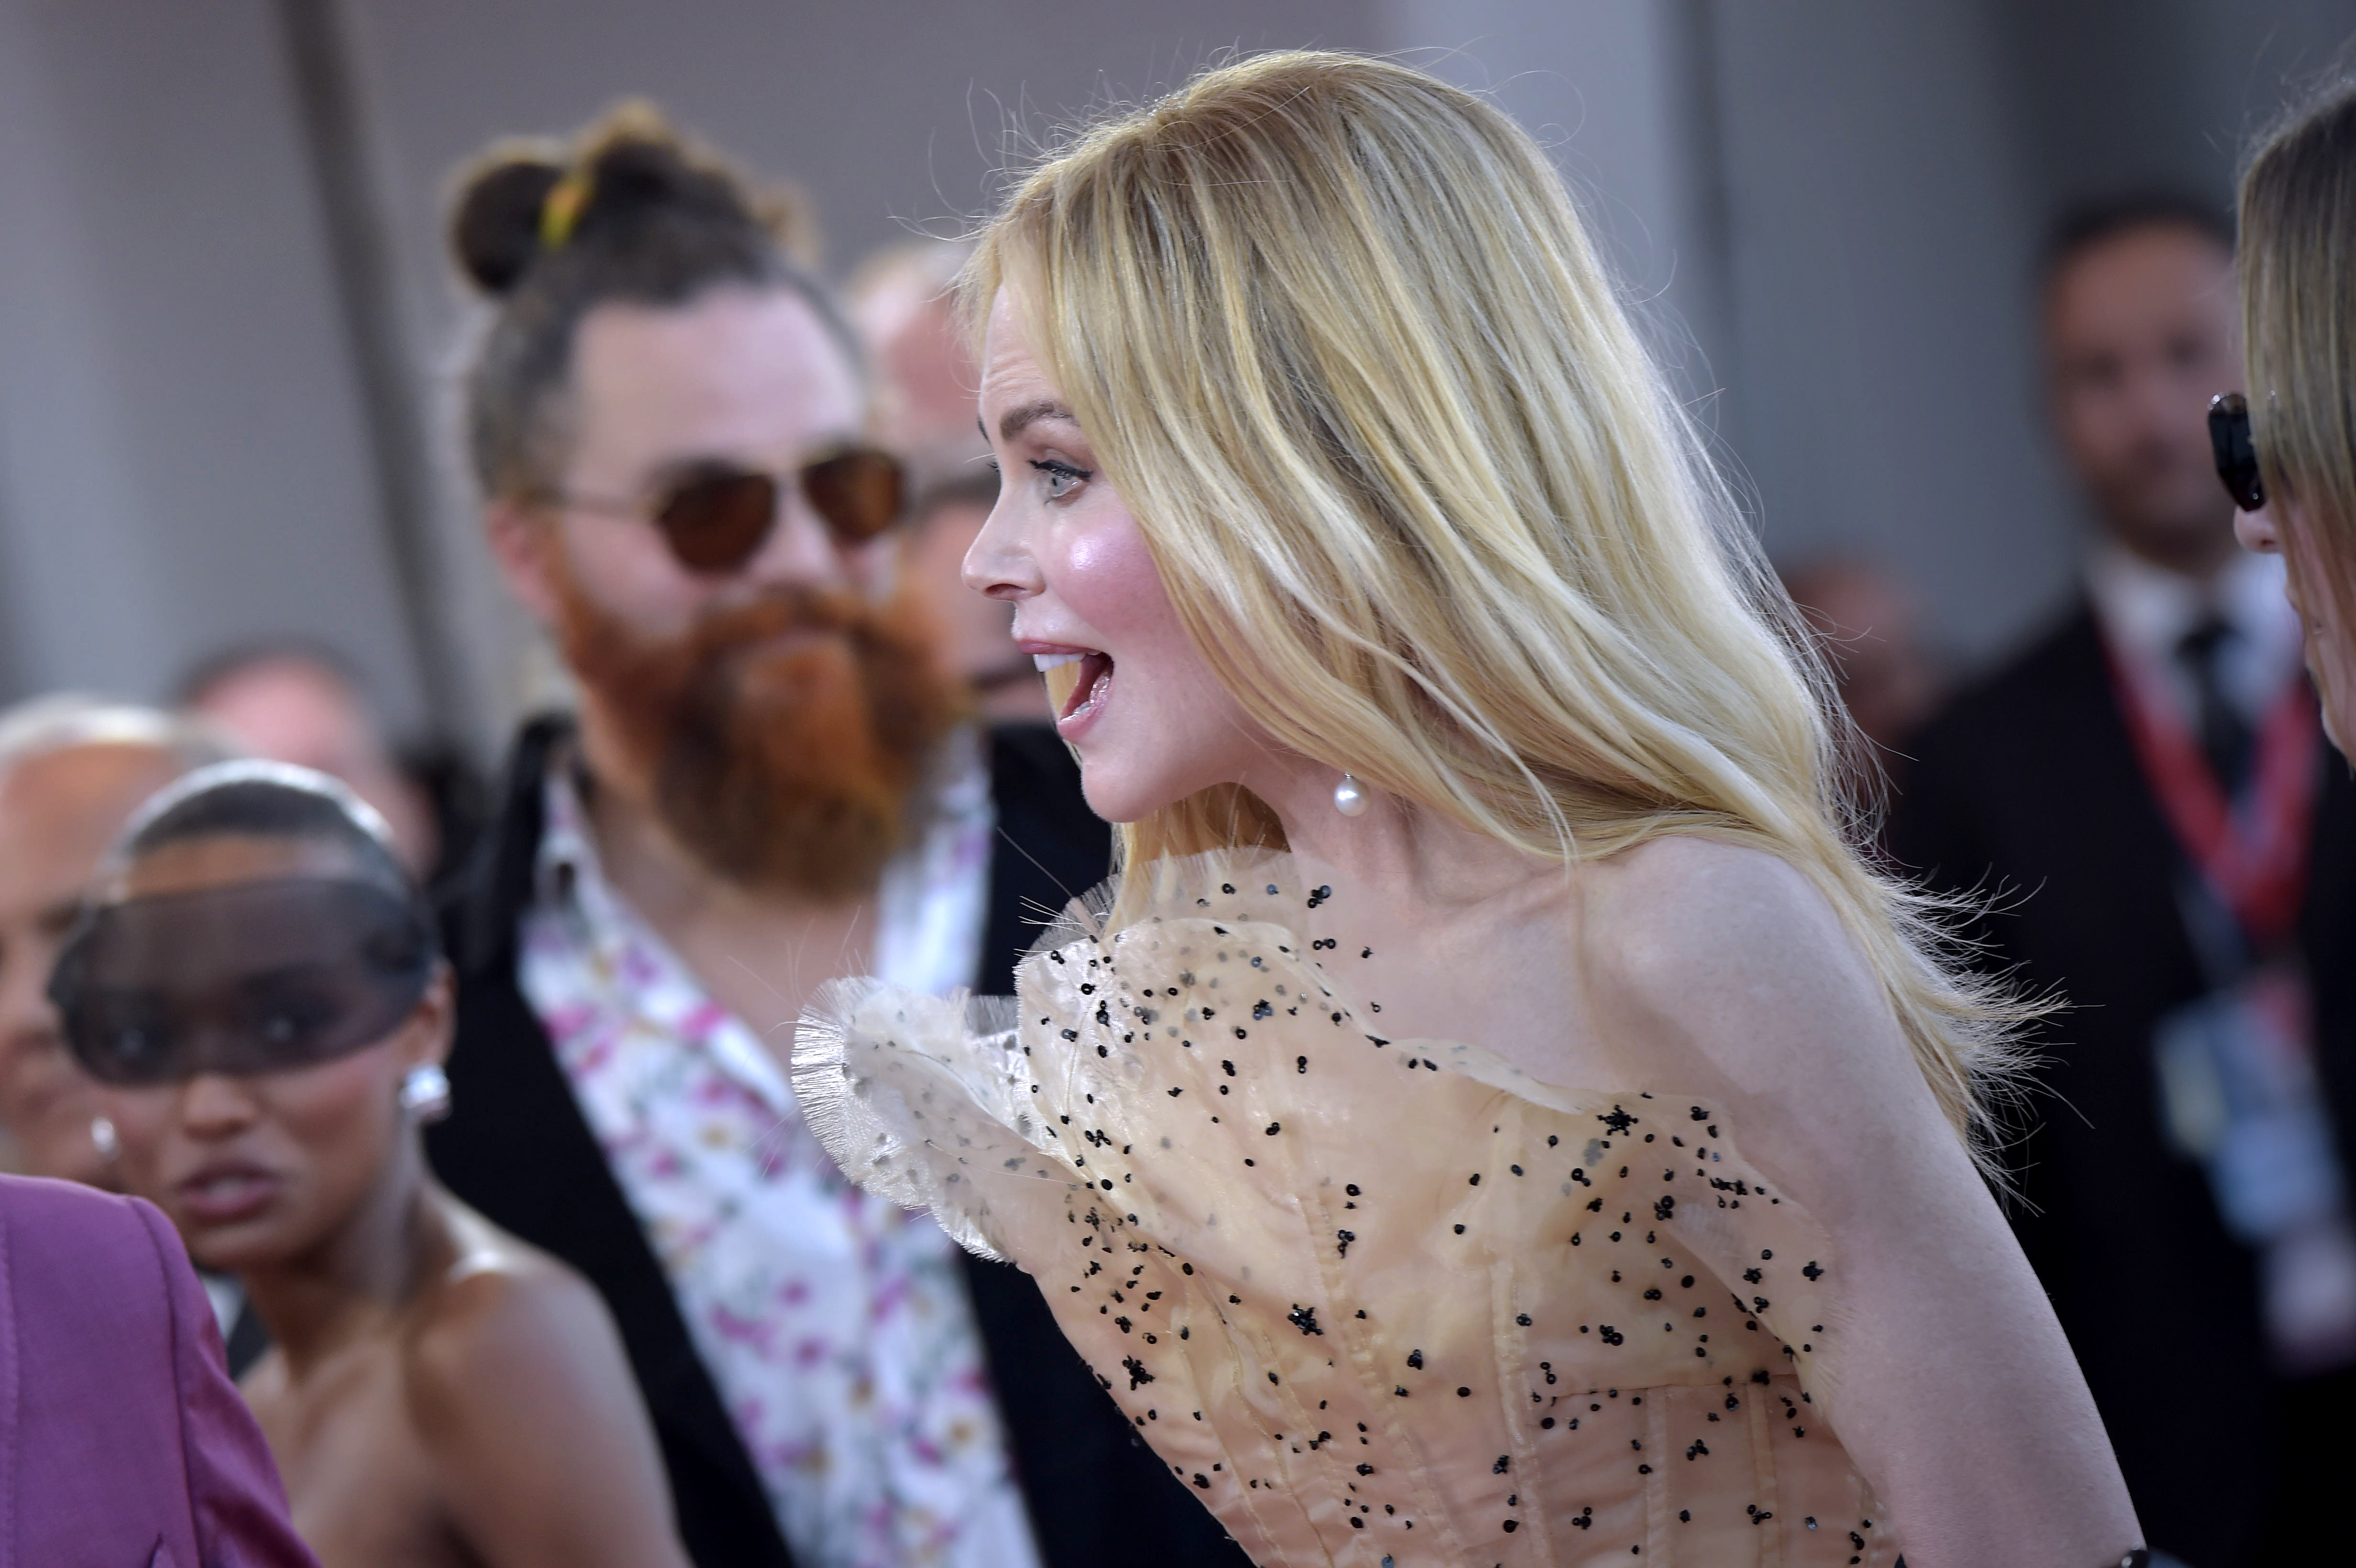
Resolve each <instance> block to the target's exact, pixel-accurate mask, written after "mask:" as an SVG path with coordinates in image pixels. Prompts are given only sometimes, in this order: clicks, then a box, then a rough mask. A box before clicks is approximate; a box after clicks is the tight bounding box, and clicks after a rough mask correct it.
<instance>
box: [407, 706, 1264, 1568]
mask: <svg viewBox="0 0 2356 1568" xmlns="http://www.w3.org/2000/svg"><path fill="white" fill-rule="evenodd" d="M568 733H569V728H568V726H567V725H566V723H565V722H564V721H562V720H553V719H544V720H538V721H536V722H534V723H532V724H530V725H529V726H527V727H526V728H525V730H524V731H523V734H522V736H521V738H520V740H519V742H518V744H517V746H516V750H515V752H514V755H513V757H512V759H511V760H510V763H509V770H508V773H507V776H506V779H505V782H504V784H503V785H502V790H501V795H500V797H499V799H498V801H497V803H496V805H497V815H496V816H495V817H494V818H493V820H492V821H491V823H490V824H489V826H488V827H487V831H486V833H485V835H484V837H483V840H482V842H481V843H480V844H479V845H478V846H477V853H476V857H475V859H474V861H473V863H472V865H471V867H470V868H469V869H468V872H467V874H466V876H464V877H462V878H460V879H459V880H457V881H456V882H455V883H454V884H453V886H452V889H451V891H450V895H449V901H448V903H447V906H446V914H445V918H446V930H447V937H448V943H449V952H450V959H451V963H452V965H454V966H455V969H456V972H457V987H458V1031H457V1042H456V1045H455V1048H454V1049H453V1051H451V1055H450V1064H449V1072H450V1083H451V1104H452V1114H451V1115H450V1117H449V1119H448V1120H447V1121H444V1122H443V1123H441V1124H439V1125H435V1126H434V1127H432V1128H431V1129H429V1131H428V1134H427V1148H428V1152H429V1153H430V1154H431V1156H432V1158H433V1162H434V1168H435V1170H436V1171H437V1172H438V1173H439V1174H440V1176H441V1178H442V1179H443V1180H444V1182H445V1183H447V1184H448V1186H449V1187H450V1189H452V1190H453V1191H454V1192H455V1193H456V1194H457V1195H458V1196H459V1197H460V1198H462V1199H464V1200H466V1202H468V1203H471V1204H473V1205H474V1206H475V1207H476V1208H477V1209H479V1210H480V1211H482V1212H483V1213H484V1214H485V1215H486V1216H487V1217H488V1218H489V1219H490V1220H491V1221H494V1222H495V1223H497V1224H499V1225H502V1226H504V1227H506V1228H507V1229H508V1230H509V1231H512V1232H515V1233H516V1234H517V1235H519V1236H521V1237H522V1238H523V1239H524V1240H526V1241H528V1242H530V1243H533V1244H534V1245H536V1246H540V1247H542V1248H545V1249H546V1250H548V1251H549V1252H552V1253H555V1254H556V1255H557V1256H558V1257H561V1258H562V1259H563V1260H564V1261H565V1262H567V1263H569V1264H572V1265H573V1267H574V1268H576V1269H579V1270H580V1271H581V1272H582V1274H584V1275H586V1276H587V1277H588V1279H589V1281H590V1282H591V1283H592V1284H593V1285H595V1286H596V1287H597V1289H598V1291H599V1293H600V1294H602V1295H603V1296H605V1305H606V1306H607V1307H608V1308H609V1309H611V1311H612V1312H613V1315H614V1319H615V1322H616V1325H618V1327H619V1328H620V1329H621V1333H622V1342H623V1345H624V1347H625V1349H626V1350H627V1351H628V1353H629V1357H630V1364H631V1367H632V1369H633V1370H634V1371H636V1372H637V1379H638V1386H639V1389H640V1392H643V1393H644V1395H645V1396H646V1403H647V1409H648V1414H649V1415H650V1416H651V1417H652V1419H653V1423H654V1428H655V1436H656V1439H657V1441H658V1442H659V1444H660V1445H661V1447H662V1454H663V1462H664V1465H665V1467H667V1468H668V1470H669V1475H670V1487H671V1496H672V1500H673V1502H674V1505H675V1506H676V1508H677V1510H678V1515H679V1524H680V1537H681V1539H682V1540H683V1541H685V1543H686V1545H687V1549H688V1553H689V1555H690V1556H691V1557H692V1558H693V1559H694V1560H695V1562H696V1563H698V1564H699V1568H772V1565H776V1564H783V1563H788V1562H790V1561H791V1559H790V1556H789V1554H788V1552H787V1549H786V1544H785V1541H784V1538H783V1536H782V1535H781V1533H780V1532H779V1531H778V1528H777V1524H776V1518H775V1516H774V1514H773V1513H772V1511H771V1509H770V1507H769V1501H768V1497H767V1494H766V1491H764V1489H763V1488H762V1486H761V1483H760V1478H759V1476H758V1474H757V1473H756V1472H755V1469H754V1467H753V1463H752V1460H751V1458H750V1456H748V1455H747V1454H746V1453H745V1451H744V1444H743V1442H742V1440H741V1439H740V1438H739V1437H738V1435H737V1433H736V1428H735V1426H734V1423H733V1422H732V1421H731V1420H730V1419H729V1416H728V1414H727V1412H726V1410H725V1408H724V1407H723V1404H722V1403H721V1399H720V1395H719V1392H718V1390H717V1388H716V1387H715V1385H714V1384H713V1382H712V1377H711V1374H710V1373H709V1371H707V1370H706V1369H705V1367H704V1365H703V1362H702V1360H701V1357H700V1356H699V1355H698V1354H697V1352H696V1349H695V1345H694V1342H693V1340H692V1339H691V1338H690V1337H689V1334H688V1329H687V1325H686V1323H685V1321H684V1319H682V1318H681V1317H680V1311H679V1307H678V1304H677V1303H676V1301H675V1300H674V1299H673V1297H672V1296H671V1292H670V1285H669V1280H668V1279H667V1278H666V1277H665V1275H664V1274H663V1271H662V1267H661V1265H660V1264H659V1263H658V1262H657V1261H656V1258H655V1254H654V1252H653V1250H652V1248H651V1247H650V1245H649V1244H648V1241H647V1238H646V1235H645V1232H643V1231H642V1230H641V1229H640V1228H639V1226H638V1223H637V1219H636V1217H635V1216H634V1215H633V1214H632V1213H631V1211H630V1209H629V1205H628V1203H627V1201H626V1200H625V1198H624V1197H623V1195H622V1190H621V1188H620V1186H619V1184H618V1183H617V1182H616V1180H615V1179H614V1176H613V1174H612V1172H611V1171H610V1170H609V1169H608V1168H607V1167H606V1165H605V1157H604V1155H603V1153H602V1151H601V1150H600V1149H599V1148H598V1147H597V1142H596V1139H595V1136H594V1135H593V1134H592V1133H591V1132H590V1130H589V1125H588V1123H587V1122H586V1121H585V1120H584V1118H583V1116H582V1114H581V1111H580V1107H579V1105H578V1104H577V1103H576V1102H575V1101H574V1099H573V1091H572V1086H571V1084H570V1083H568V1082H567V1081H566V1079H565V1077H564V1074H563V1072H562V1068H561V1067H560V1066H559V1065H558V1063H557V1061H556V1056H555V1052H554V1051H553V1049H552V1047H551V1045H550V1043H549V1040H548V1036H547V1033H546V1032H545V1031H544V1030H543V1029H541V1025H540V1020H539V1019H537V1018H536V1017H535V1016H534V1015H533V1013H532V1010H531V1008H530V1005H529V1004H528V1003H527V1002H526V1001H525V999H524V997H523V995H522V993H521V992H520V991H519V989H518V987H517V983H516V961H517V936H518V928H519V924H520V923H521V921H522V918H523V914H524V912H525V911H526V909H527V908H528V907H529V906H530V901H531V898H532V894H533V869H534V864H535V861H536V859H537V856H538V854H539V849H540V839H541V827H542V801H543V792H544V787H545V783H546V779H547V773H548V769H549V766H550V765H551V762H552V756H553V755H554V754H555V753H556V752H557V751H558V749H559V747H560V746H561V744H562V741H564V740H565V739H566V737H567V735H568ZM991 788H992V793H993V796H994V799H995V803H996V806H997V812H998V826H999V837H998V843H997V845H996V846H995V853H994V854H993V856H992V858H991V871H990V912H989V919H988V924H987V930H986V937H985V950H984V955H983V965H982V973H981V975H980V976H979V979H980V987H979V988H980V989H982V990H984V991H997V992H1001V993H1003V992H1007V991H1011V990H1012V984H1013V979H1012V976H1013V965H1014V961H1015V959H1016V958H1017V957H1018V956H1019V955H1020V954H1021V952H1022V951H1023V948H1024V947H1026V946H1027V945H1028V944H1030V942H1031V941H1032V940H1033V937H1034V936H1035V935H1036V934H1037V932H1038V928H1039V922H1040V918H1041V917H1042V916H1044V913H1046V912H1052V911H1055V910H1057V909H1060V908H1061V907H1062V906H1063V904H1064V902H1065V901H1066V900H1068V899H1069V898H1070V897H1072V896H1073V895H1075V894H1076V893H1079V892H1081V891H1085V890H1086V889H1087V888H1088V887H1090V886H1092V885H1094V884H1095V883H1096V882H1098V881H1099V880H1102V879H1103V877H1104V875H1105V872H1106V870H1107V869H1108V862H1109V858H1110V840H1109V838H1108V833H1107V830H1106V828H1105V826H1104V824H1103V823H1102V822H1100V821H1098V819H1097V818H1096V817H1095V816H1093V815H1091V814H1090V813H1089V811H1088V809H1087V802H1086V801H1085V799H1083V798H1082V796H1081V795H1080V789H1079V778H1078V773H1077V771H1076V769H1075V768H1074V766H1073V764H1072V761H1071V758H1070V756H1069V754H1068V753H1067V752H1066V751H1065V749H1064V747H1063V743H1062V742H1061V741H1059V740H1057V739H1056V737H1055V732H1054V731H1052V730H1049V729H1047V728H1046V727H1044V725H1036V726H1020V727H1008V728H1004V729H1001V730H998V731H993V732H992V734H991ZM965 1264H966V1278H967V1283H968V1286H969V1292H970V1295H971V1296H972V1299H973V1305H974V1315H975V1317H976V1320H977V1321H978V1323H979V1324H980V1329H981V1334H982V1339H983V1341H984V1343H985V1345H986V1347H987V1351H988V1355H989V1360H990V1370H991V1377H992V1379H993V1381H995V1383H996V1385H997V1387H998V1389H999V1391H1000V1393H1001V1399H1000V1402H999V1406H1000V1412H1001V1416H1002V1418H1003V1420H1004V1423H1005V1425H1006V1429H1007V1435H1008V1439H1009V1442H1010V1444H1011V1445H1012V1451H1013V1461H1014V1467H1015V1471H1016V1474H1017V1476H1018V1477H1019V1479H1020V1480H1021V1482H1022V1484H1023V1491H1024V1494H1025V1496H1026V1498H1027V1499H1028V1500H1029V1504H1030V1510H1031V1519H1032V1523H1033V1529H1034V1530H1035V1531H1036V1533H1037V1536H1038V1540H1039V1545H1040V1549H1041V1552H1042V1553H1043V1555H1044V1558H1045V1560H1046V1563H1048V1564H1049V1568H1096V1565H1098V1564H1100V1563H1113V1562H1119V1563H1127V1564H1133V1565H1136V1568H1151V1565H1155V1564H1169V1565H1171V1568H1177V1565H1179V1564H1186V1565H1190V1568H1191V1565H1194V1564H1205V1563H1212V1564H1215V1563H1222V1562H1226V1563H1237V1564H1241V1563H1245V1561H1246V1560H1245V1559H1244V1558H1243V1556H1242V1554H1241V1553H1240V1552H1238V1551H1237V1548H1236V1547H1235V1546H1234V1545H1233V1544H1232V1543H1230V1542H1228V1541H1226V1535H1225V1532H1224V1531H1221V1530H1220V1529H1219V1528H1218V1526H1217V1525H1216V1523H1215V1522H1214V1521H1213V1520H1212V1518H1211V1516H1210V1514H1209V1513H1208V1512H1207V1511H1205V1509H1203V1508H1202V1507H1201V1505H1200V1504H1198V1503H1197V1502H1196V1501H1195V1500H1194V1498H1193V1497H1192V1495H1190V1494H1189V1493H1188V1492H1187V1491H1186V1489H1185V1488H1183V1486H1181V1485H1180V1484H1179V1483H1178V1482H1177V1481H1176V1480H1175V1479H1174V1478H1173V1477H1172V1476H1171V1474H1170V1472H1169V1469H1168V1467H1166V1466H1164V1465H1162V1463H1161V1462H1160V1461H1159V1460H1157V1459H1155V1458H1154V1457H1153V1456H1152V1454H1151V1450H1149V1449H1147V1448H1146V1447H1145V1446H1144V1445H1143V1444H1142V1443H1141V1441H1140V1440H1139V1439H1138V1438H1137V1437H1136V1435H1134V1434H1133V1433H1132V1432H1131V1431H1130V1427H1129V1424H1128V1423H1127V1421H1126V1419H1125V1418H1124V1417H1123V1416H1122V1415H1121V1414H1120V1412H1119V1408H1118V1407H1117V1406H1116V1405H1115V1404H1114V1403H1113V1402H1112V1400H1111V1398H1110V1397H1109V1396H1108V1395H1107V1394H1106V1393H1105V1392H1103V1391H1102V1390H1101V1388H1100V1387H1099V1386H1098V1382H1097V1381H1096V1379H1095V1377H1094V1375H1093V1374H1091V1373H1090V1372H1089V1371H1088V1370H1087V1366H1086V1364H1085V1363H1083V1362H1082V1361H1081V1360H1080V1359H1079V1356H1078V1355H1077V1353H1076V1352H1075V1351H1074V1350H1073V1349H1071V1347H1070V1345H1069V1344H1068V1343H1067V1342H1066V1340H1065V1339H1064V1337H1063V1335H1062V1333H1061V1332H1060V1331H1059V1330H1058V1329H1057V1328H1056V1327H1055V1319H1054V1317H1052V1316H1051V1315H1050V1314H1049V1313H1048V1310H1047V1306H1046V1302H1045V1301H1044V1299H1043V1298H1042V1297H1041V1296H1040V1294H1039V1290H1038V1287H1037V1286H1036V1285H1034V1284H1033V1282H1032V1281H1031V1279H1030V1278H1029V1276H1027V1275H1023V1274H1022V1273H1020V1272H1019V1271H1017V1270H1015V1269H1013V1268H1012V1267H1010V1266H1008V1265H1006V1264H988V1263H983V1262H980V1260H978V1259H974V1258H971V1257H967V1258H966V1259H965Z"/></svg>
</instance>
